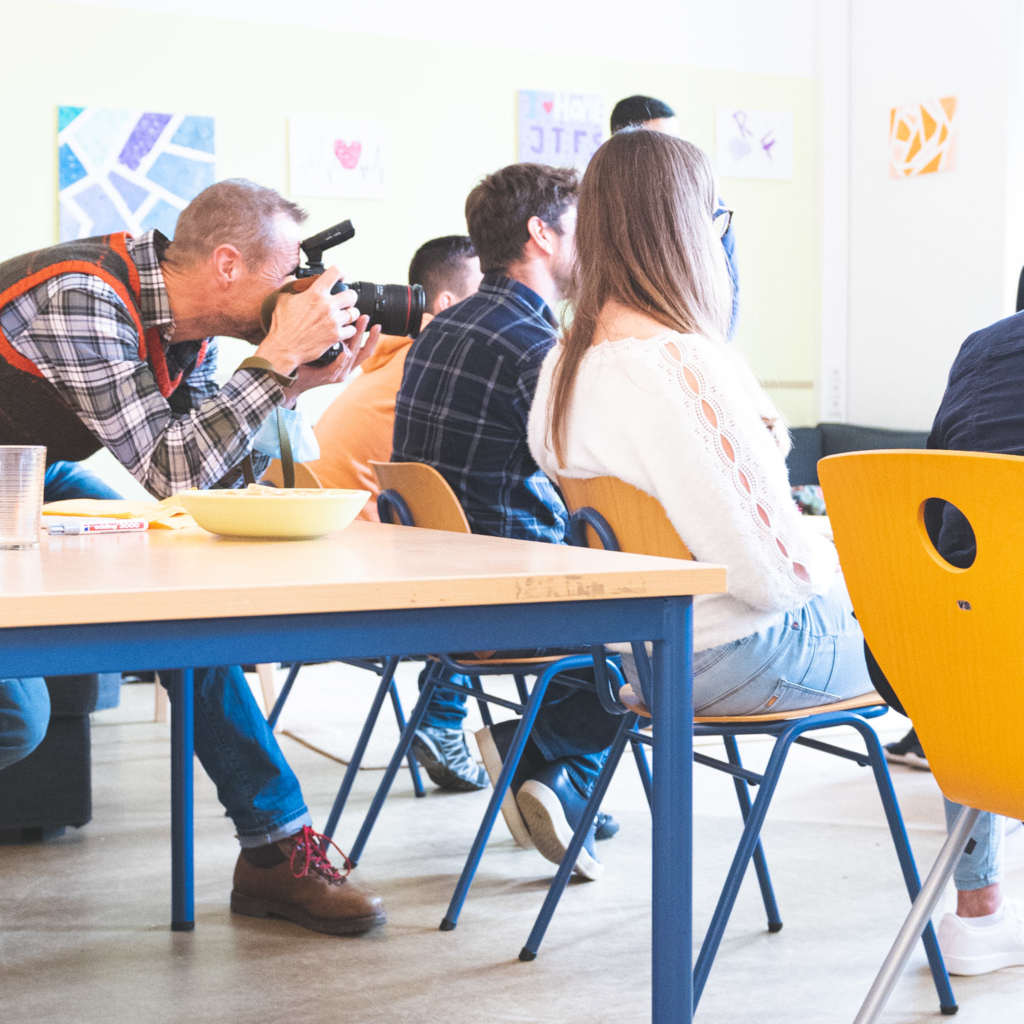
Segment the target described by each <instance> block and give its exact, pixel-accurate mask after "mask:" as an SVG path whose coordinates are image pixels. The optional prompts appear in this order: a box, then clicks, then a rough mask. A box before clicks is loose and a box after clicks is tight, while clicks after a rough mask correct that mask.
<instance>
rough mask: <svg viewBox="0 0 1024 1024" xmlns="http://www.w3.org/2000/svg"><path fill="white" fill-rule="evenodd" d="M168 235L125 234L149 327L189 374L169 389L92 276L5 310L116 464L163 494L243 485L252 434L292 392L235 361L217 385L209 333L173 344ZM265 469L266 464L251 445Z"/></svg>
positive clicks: (52, 284) (9, 331) (178, 368)
mask: <svg viewBox="0 0 1024 1024" xmlns="http://www.w3.org/2000/svg"><path fill="white" fill-rule="evenodd" d="M166 245H167V239H166V238H164V237H163V235H161V234H160V233H159V232H157V231H148V232H146V234H144V235H142V236H141V237H140V238H137V239H134V240H131V239H130V240H129V241H128V253H129V255H130V256H131V258H132V260H133V262H134V263H135V265H136V267H137V268H138V271H139V283H140V286H141V295H140V301H139V305H140V310H141V313H142V323H143V326H144V327H145V328H147V329H148V328H151V327H156V328H158V329H159V331H160V336H161V338H162V339H163V342H164V353H165V358H166V360H167V370H168V373H169V375H170V377H171V379H172V380H173V379H174V378H175V377H176V376H177V375H178V374H179V373H183V374H184V379H183V380H182V383H181V384H180V385H179V386H178V388H177V389H176V390H175V391H174V393H173V394H172V395H171V396H170V398H164V396H163V395H162V394H161V393H160V388H159V387H158V386H157V382H156V379H155V377H154V375H153V370H152V368H151V367H150V365H149V364H148V363H147V362H145V361H143V360H140V359H139V338H138V334H137V332H136V329H135V327H134V325H133V323H132V318H131V315H130V314H129V311H128V309H127V308H126V306H125V304H124V303H123V302H122V301H121V299H120V298H118V296H117V293H116V292H115V291H114V289H113V288H111V287H110V286H109V285H108V284H107V283H106V282H104V281H102V280H101V279H100V278H99V277H97V276H95V275H93V274H61V275H60V276H58V277H55V278H51V279H50V280H49V281H45V282H44V283H42V284H40V285H38V286H37V287H36V288H33V289H32V290H31V291H28V292H26V293H25V294H24V295H22V296H21V297H19V298H17V299H15V300H13V301H12V302H10V303H8V304H7V305H6V306H4V308H3V309H2V310H0V324H2V325H3V330H4V333H5V334H6V335H7V338H8V340H9V341H10V343H11V345H12V346H13V347H14V348H15V350H16V351H17V352H19V353H20V354H21V355H23V356H25V358H26V359H29V360H31V361H32V362H33V363H35V365H36V366H37V367H38V368H39V370H40V371H41V372H42V374H43V376H44V377H45V378H46V379H47V380H48V381H49V382H50V383H51V384H52V385H53V386H54V387H55V388H56V389H57V391H58V392H59V393H60V396H61V397H62V398H63V399H64V401H65V402H67V403H68V405H70V406H71V408H72V409H73V410H74V411H75V412H76V413H77V415H78V417H79V418H80V419H81V420H82V422H83V423H84V424H85V425H86V426H87V427H88V428H89V429H90V430H91V431H92V432H93V434H95V435H96V437H97V438H98V439H99V440H100V441H102V442H103V444H104V445H106V447H107V448H109V449H110V450H111V451H112V452H113V453H114V455H115V456H116V457H117V459H118V461H119V462H120V463H121V464H122V465H124V466H125V467H126V468H127V469H128V470H129V471H130V472H131V474H132V475H133V476H134V477H135V478H136V479H137V480H138V481H139V482H140V483H141V484H142V485H143V486H144V487H145V488H146V489H147V490H148V491H150V492H151V493H152V494H154V495H156V496H157V497H158V498H163V497H166V496H168V495H170V494H175V493H176V492H178V491H182V490H186V489H187V488H189V487H201V488H202V487H212V486H218V487H232V486H238V485H239V484H240V483H241V480H242V476H241V469H240V463H241V462H242V460H243V458H244V457H245V455H246V454H248V453H249V450H250V448H251V445H252V438H253V435H254V434H255V433H256V431H257V430H258V429H259V427H260V424H261V423H262V422H263V421H264V420H265V419H266V418H267V416H268V415H269V414H270V412H271V411H272V410H273V409H274V408H276V407H277V406H278V405H280V404H281V402H282V400H283V398H284V393H283V391H282V390H281V388H280V386H279V385H278V384H277V382H276V381H275V380H274V379H273V378H272V377H271V376H270V375H269V374H267V373H264V372H262V371H260V370H249V369H246V370H238V371H237V372H236V373H235V374H234V376H232V378H231V379H230V380H229V381H228V382H227V384H225V385H224V387H223V388H220V389H219V390H218V388H217V385H216V384H215V383H214V381H213V372H214V368H215V367H216V363H217V349H216V345H215V342H214V341H213V340H212V339H211V340H210V343H209V346H208V348H207V351H206V357H205V359H204V360H203V361H202V362H201V363H200V364H199V365H198V366H197V365H196V362H197V360H198V356H199V350H200V348H201V346H202V341H186V342H178V343H175V344H173V345H171V344H170V343H169V342H170V338H171V335H172V334H173V333H174V319H173V317H172V316H171V306H170V303H169V301H168V298H167V289H166V288H165V287H164V279H163V274H162V273H161V270H160V254H161V253H162V251H163V248H164V247H165V246H166ZM252 461H253V468H254V469H255V471H256V475H257V477H258V476H259V475H260V474H261V473H262V471H263V470H264V469H265V468H266V466H267V464H268V463H269V461H270V460H269V459H268V458H267V457H266V456H263V455H260V454H259V453H257V452H253V453H252Z"/></svg>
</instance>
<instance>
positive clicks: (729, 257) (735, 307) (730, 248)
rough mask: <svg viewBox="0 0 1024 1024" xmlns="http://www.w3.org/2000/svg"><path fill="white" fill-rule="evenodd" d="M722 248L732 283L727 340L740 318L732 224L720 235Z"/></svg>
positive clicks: (734, 333) (738, 281) (738, 285)
mask: <svg viewBox="0 0 1024 1024" xmlns="http://www.w3.org/2000/svg"><path fill="white" fill-rule="evenodd" d="M718 206H719V208H720V209H723V208H724V207H725V203H723V202H722V200H721V199H719V200H718ZM722 249H723V250H724V251H725V262H726V265H727V266H728V268H729V283H730V284H731V285H732V311H731V313H730V315H729V333H728V335H727V338H728V339H729V341H732V339H733V338H734V337H735V336H736V323H737V321H738V320H739V318H740V272H739V268H738V267H737V265H736V236H735V235H734V234H733V233H732V225H730V226H729V230H728V231H726V233H725V234H724V235H723V236H722Z"/></svg>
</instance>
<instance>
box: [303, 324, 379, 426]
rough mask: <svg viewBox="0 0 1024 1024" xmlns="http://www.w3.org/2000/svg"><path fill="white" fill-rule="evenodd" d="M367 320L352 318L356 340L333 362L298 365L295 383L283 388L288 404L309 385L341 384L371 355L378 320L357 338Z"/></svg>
mask: <svg viewBox="0 0 1024 1024" xmlns="http://www.w3.org/2000/svg"><path fill="white" fill-rule="evenodd" d="M369 322H370V318H369V317H368V316H361V317H360V318H359V319H358V320H357V321H356V322H355V332H356V333H355V340H354V341H353V342H351V343H349V344H346V345H345V347H344V348H343V349H342V350H341V352H340V353H338V358H337V359H335V360H334V362H333V363H328V364H327V365H326V366H310V365H309V364H303V365H302V366H300V367H299V368H298V373H297V376H296V380H295V383H294V384H292V385H291V386H290V387H287V388H285V390H284V393H285V405H286V406H289V407H291V406H292V405H294V404H295V399H296V398H298V397H299V395H301V394H302V392H303V391H309V389H310V388H318V387H322V386H323V385H324V384H340V383H341V382H342V381H343V380H345V379H346V378H347V377H348V375H349V374H350V373H352V371H353V370H355V369H356V367H357V366H360V365H362V363H363V362H365V361H366V360H367V359H369V358H370V356H371V355H373V350H374V349H375V348H376V347H377V339H378V338H379V337H380V324H377V325H376V326H375V327H373V328H372V329H371V330H370V333H369V334H367V335H366V337H365V339H364V340H363V343H362V345H361V346H360V345H359V344H358V341H359V339H361V338H363V335H364V333H365V331H366V327H367V325H368V324H369Z"/></svg>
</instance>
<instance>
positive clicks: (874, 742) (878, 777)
mask: <svg viewBox="0 0 1024 1024" xmlns="http://www.w3.org/2000/svg"><path fill="white" fill-rule="evenodd" d="M851 724H852V725H853V727H854V728H855V729H856V730H857V731H858V732H859V733H860V734H861V736H862V737H863V739H864V745H865V746H866V747H867V751H868V756H869V757H870V758H871V770H872V771H873V772H874V773H875V783H876V785H877V786H878V793H879V796H881V798H882V806H883V807H884V808H885V817H886V820H887V822H888V823H889V831H890V833H891V834H892V841H893V845H894V846H895V847H896V856H897V857H898V858H899V862H900V868H901V870H902V871H903V881H904V884H905V885H906V887H907V892H908V894H909V895H910V902H911V903H913V902H914V900H916V899H917V894H918V893H919V892H920V891H921V877H920V875H918V873H917V864H916V863H915V862H914V854H913V853H912V852H911V849H910V840H909V839H908V838H907V830H906V827H905V826H904V824H903V815H902V814H901V813H900V805H899V803H898V802H897V800H896V791H895V790H894V789H893V785H892V777H891V776H890V775H889V767H888V765H887V764H886V763H885V754H884V753H883V752H882V744H881V743H880V742H879V740H878V734H877V733H876V732H875V730H874V729H873V728H872V727H871V726H870V725H869V724H868V723H867V722H865V721H864V720H863V719H858V720H857V721H855V722H852V723H851ZM921 941H922V942H923V943H924V949H925V953H926V954H927V956H928V966H929V967H930V968H931V972H932V979H933V981H934V982H935V991H936V992H937V993H938V996H939V1009H940V1010H941V1012H942V1013H943V1014H944V1015H945V1016H947V1017H951V1016H953V1014H955V1013H956V1012H957V1010H958V1009H959V1007H958V1006H957V1002H956V996H954V995H953V988H952V986H951V985H950V983H949V973H948V972H947V970H946V963H945V961H944V960H943V959H942V953H941V952H940V951H939V943H938V939H937V938H936V936H935V926H934V925H933V924H932V923H931V921H929V922H928V925H927V927H926V928H925V929H924V932H923V933H922V935H921Z"/></svg>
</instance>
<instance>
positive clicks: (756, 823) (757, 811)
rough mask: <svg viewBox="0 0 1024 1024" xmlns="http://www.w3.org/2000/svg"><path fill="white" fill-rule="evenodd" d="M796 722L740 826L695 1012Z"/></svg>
mask: <svg viewBox="0 0 1024 1024" xmlns="http://www.w3.org/2000/svg"><path fill="white" fill-rule="evenodd" d="M800 724H802V723H798V724H797V725H796V726H791V727H790V728H788V729H785V730H783V731H782V732H781V733H780V734H779V738H778V740H776V742H775V747H774V749H773V750H772V755H771V757H770V758H769V759H768V767H767V768H766V769H765V771H764V777H763V780H762V782H761V785H760V786H758V793H757V799H756V800H755V801H754V804H753V806H752V807H751V809H750V815H749V817H748V818H747V823H746V825H745V826H744V827H743V835H742V837H741V838H740V843H739V846H737V847H736V853H735V854H734V856H733V859H732V865H731V866H730V868H729V874H728V875H727V876H726V879H725V885H724V886H723V888H722V892H721V895H720V896H719V897H718V904H717V906H716V907H715V913H714V916H713V917H712V918H711V924H710V925H709V926H708V931H707V934H706V935H705V936H704V942H703V943H702V945H701V948H700V955H699V956H698V957H697V963H696V965H695V966H694V969H693V1008H694V1011H696V1009H697V1004H698V1003H699V1002H700V997H701V994H702V993H703V991H704V985H705V984H706V982H707V980H708V974H709V973H710V972H711V965H712V964H713V963H714V960H715V954H716V953H717V952H718V947H719V945H720V944H721V942H722V936H723V935H724V934H725V927H726V925H727V924H728V923H729V916H730V914H731V913H732V908H733V905H734V904H735V903H736V896H737V895H738V893H739V891H740V884H741V883H742V881H743V876H744V875H745V874H746V871H747V866H748V865H749V864H750V859H751V857H752V856H753V855H754V848H755V846H756V845H757V841H758V838H759V836H760V835H761V826H762V825H763V824H764V819H765V815H766V814H767V813H768V806H769V804H770V803H771V800H772V797H773V796H774V794H775V787H776V786H777V785H778V782H779V776H780V775H781V773H782V768H783V765H785V763H786V755H787V754H788V753H789V748H790V747H791V746H792V745H793V740H795V739H796V737H797V736H799V735H800V733H801V732H802V731H803V730H802V729H801V728H800Z"/></svg>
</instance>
